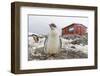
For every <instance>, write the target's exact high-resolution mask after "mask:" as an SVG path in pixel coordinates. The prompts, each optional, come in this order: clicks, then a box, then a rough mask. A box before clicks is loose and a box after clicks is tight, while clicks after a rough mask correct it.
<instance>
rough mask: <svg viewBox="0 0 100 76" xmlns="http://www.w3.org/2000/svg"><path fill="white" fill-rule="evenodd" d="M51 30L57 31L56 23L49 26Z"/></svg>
mask: <svg viewBox="0 0 100 76" xmlns="http://www.w3.org/2000/svg"><path fill="white" fill-rule="evenodd" d="M49 26H50V28H51V30H55V29H56V28H57V26H56V25H55V24H54V23H51V24H49Z"/></svg>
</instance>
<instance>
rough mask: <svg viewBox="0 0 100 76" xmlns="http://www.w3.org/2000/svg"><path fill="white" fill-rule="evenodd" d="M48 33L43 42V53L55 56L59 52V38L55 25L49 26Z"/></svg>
mask: <svg viewBox="0 0 100 76" xmlns="http://www.w3.org/2000/svg"><path fill="white" fill-rule="evenodd" d="M49 26H50V32H49V34H48V38H47V39H46V41H45V44H44V47H45V52H46V53H47V54H49V55H51V56H52V55H55V54H57V53H59V51H60V45H61V44H60V38H59V33H58V31H57V27H56V25H55V24H53V23H52V24H50V25H49Z"/></svg>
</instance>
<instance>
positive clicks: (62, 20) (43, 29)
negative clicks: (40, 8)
mask: <svg viewBox="0 0 100 76" xmlns="http://www.w3.org/2000/svg"><path fill="white" fill-rule="evenodd" d="M28 20H29V25H28V26H29V33H37V34H48V32H49V30H50V27H49V24H50V23H54V24H56V26H57V29H58V31H59V33H60V34H61V29H62V28H64V27H66V26H68V25H70V24H72V23H80V24H83V25H85V26H86V27H88V18H86V17H69V16H68V17H67V16H66V17H61V16H60V17H57V16H36V15H29V19H28Z"/></svg>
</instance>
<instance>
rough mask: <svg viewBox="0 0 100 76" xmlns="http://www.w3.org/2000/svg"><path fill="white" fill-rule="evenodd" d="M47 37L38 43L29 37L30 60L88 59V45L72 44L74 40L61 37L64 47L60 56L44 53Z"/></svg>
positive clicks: (40, 39)
mask: <svg viewBox="0 0 100 76" xmlns="http://www.w3.org/2000/svg"><path fill="white" fill-rule="evenodd" d="M45 39H46V38H45V37H42V38H39V41H38V42H35V40H34V39H33V38H32V37H29V44H28V60H47V59H71V58H87V57H88V56H87V54H88V47H87V44H86V45H83V44H82V43H80V44H72V41H74V40H72V39H64V38H62V37H61V42H62V47H61V51H60V53H59V54H57V55H55V56H54V57H53V56H51V57H50V56H49V55H47V54H46V53H45V52H44V42H45Z"/></svg>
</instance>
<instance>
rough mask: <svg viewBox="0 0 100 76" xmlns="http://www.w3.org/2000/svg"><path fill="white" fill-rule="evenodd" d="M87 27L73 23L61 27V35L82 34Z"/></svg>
mask: <svg viewBox="0 0 100 76" xmlns="http://www.w3.org/2000/svg"><path fill="white" fill-rule="evenodd" d="M86 31H87V27H86V26H84V25H83V24H79V23H73V24H71V25H69V26H66V27H64V28H62V36H66V35H79V36H82V35H84V34H85V33H86Z"/></svg>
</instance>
